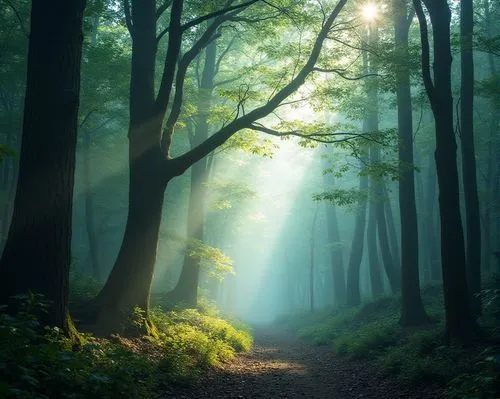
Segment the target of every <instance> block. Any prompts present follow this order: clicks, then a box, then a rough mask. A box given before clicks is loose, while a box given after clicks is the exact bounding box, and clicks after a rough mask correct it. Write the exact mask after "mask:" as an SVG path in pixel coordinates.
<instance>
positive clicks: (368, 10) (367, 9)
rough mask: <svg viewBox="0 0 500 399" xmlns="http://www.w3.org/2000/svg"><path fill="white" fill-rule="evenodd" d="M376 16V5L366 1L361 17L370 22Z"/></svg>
mask: <svg viewBox="0 0 500 399" xmlns="http://www.w3.org/2000/svg"><path fill="white" fill-rule="evenodd" d="M376 16H377V6H376V5H375V4H373V3H368V4H365V5H364V6H363V18H364V19H365V20H366V21H368V22H371V21H373V20H374V19H375V18H376Z"/></svg>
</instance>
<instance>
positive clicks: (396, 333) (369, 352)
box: [333, 321, 401, 358]
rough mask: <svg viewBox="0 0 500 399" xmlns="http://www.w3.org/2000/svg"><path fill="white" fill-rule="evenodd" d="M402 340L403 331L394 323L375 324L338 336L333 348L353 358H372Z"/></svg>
mask: <svg viewBox="0 0 500 399" xmlns="http://www.w3.org/2000/svg"><path fill="white" fill-rule="evenodd" d="M400 339H401V329H400V328H398V327H397V325H396V324H395V323H394V322H393V321H382V322H373V323H369V324H366V325H364V326H362V327H360V329H359V330H358V331H355V332H348V333H344V334H342V335H340V336H338V337H337V339H336V340H335V342H334V346H333V347H334V350H335V352H337V353H339V354H342V355H346V356H349V357H352V358H371V357H374V356H376V355H379V354H381V353H383V352H384V350H386V349H387V348H388V347H390V346H395V345H397V344H398V342H399V341H400Z"/></svg>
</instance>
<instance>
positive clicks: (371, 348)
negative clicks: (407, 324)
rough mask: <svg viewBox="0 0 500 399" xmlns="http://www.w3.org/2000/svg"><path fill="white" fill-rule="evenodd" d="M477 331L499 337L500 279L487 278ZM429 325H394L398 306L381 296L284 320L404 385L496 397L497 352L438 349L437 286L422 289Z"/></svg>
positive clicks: (499, 385)
mask: <svg viewBox="0 0 500 399" xmlns="http://www.w3.org/2000/svg"><path fill="white" fill-rule="evenodd" d="M481 296H482V302H483V316H482V317H481V319H480V322H481V323H482V326H483V328H485V330H487V331H489V332H490V334H492V335H493V336H496V337H498V335H499V332H500V318H499V317H498V316H499V315H500V279H499V278H498V277H496V278H495V277H493V278H492V279H491V280H490V281H488V282H487V283H486V284H485V289H484V290H483V292H482V294H481ZM422 299H423V302H424V305H425V308H426V311H427V313H428V315H429V316H430V319H431V320H432V323H431V324H429V325H426V326H423V327H421V328H403V327H402V326H401V325H400V324H399V312H400V301H399V299H398V298H396V297H390V296H389V297H384V298H380V299H378V300H375V301H372V302H368V303H365V304H363V305H361V306H359V307H356V308H345V309H330V310H324V311H321V312H315V313H312V314H301V315H299V316H290V317H284V318H281V319H280V320H279V325H280V326H286V327H287V328H288V329H291V330H293V331H295V332H296V333H297V335H298V336H299V337H301V338H302V339H304V340H306V341H308V342H310V343H312V344H314V345H329V346H331V347H332V349H333V351H334V352H336V353H337V354H338V355H340V356H345V357H348V358H352V359H364V360H366V361H370V362H374V363H375V367H377V368H380V369H382V370H383V371H385V372H386V373H387V374H392V375H395V376H397V378H398V379H400V380H401V381H402V382H404V383H405V384H408V385H418V384H425V385H432V386H435V387H437V388H440V389H442V390H444V394H443V395H445V396H446V397H448V398H457V399H465V398H470V399H472V398H476V399H492V398H500V347H498V346H495V345H493V344H490V346H487V345H483V346H480V347H474V348H469V349H463V348H454V347H449V346H445V345H443V335H444V334H443V330H444V325H443V322H442V320H443V317H444V315H443V310H442V309H443V298H442V292H441V289H440V287H438V286H429V287H425V288H423V289H422Z"/></svg>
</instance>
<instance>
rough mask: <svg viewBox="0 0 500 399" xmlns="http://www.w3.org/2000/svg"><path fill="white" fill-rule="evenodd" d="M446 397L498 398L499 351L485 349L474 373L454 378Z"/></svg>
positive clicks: (499, 394)
mask: <svg viewBox="0 0 500 399" xmlns="http://www.w3.org/2000/svg"><path fill="white" fill-rule="evenodd" d="M446 395H447V397H449V398H453V399H466V398H467V399H490V398H499V397H500V351H498V348H497V349H496V350H494V349H493V348H490V349H487V350H486V351H484V352H483V354H482V358H481V360H480V361H479V362H477V364H476V367H475V370H474V372H473V373H472V372H469V373H463V374H461V375H459V376H458V377H456V378H454V379H453V380H452V381H451V383H450V384H449V386H448V389H447V391H446Z"/></svg>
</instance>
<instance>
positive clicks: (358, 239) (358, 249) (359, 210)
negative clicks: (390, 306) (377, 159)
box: [346, 157, 368, 306]
mask: <svg viewBox="0 0 500 399" xmlns="http://www.w3.org/2000/svg"><path fill="white" fill-rule="evenodd" d="M363 158H364V157H362V158H361V164H363V162H364V159H363ZM367 190H368V176H366V175H360V176H359V191H360V192H361V193H364V192H366V191H367ZM365 227H366V201H364V200H360V201H359V202H358V204H357V206H356V218H355V222H354V235H353V238H352V244H351V252H350V255H349V263H348V266H347V287H346V303H347V305H349V306H357V305H359V304H360V303H361V294H360V288H359V283H360V281H359V279H360V269H361V260H362V258H363V247H364V241H365V240H364V237H365Z"/></svg>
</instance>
